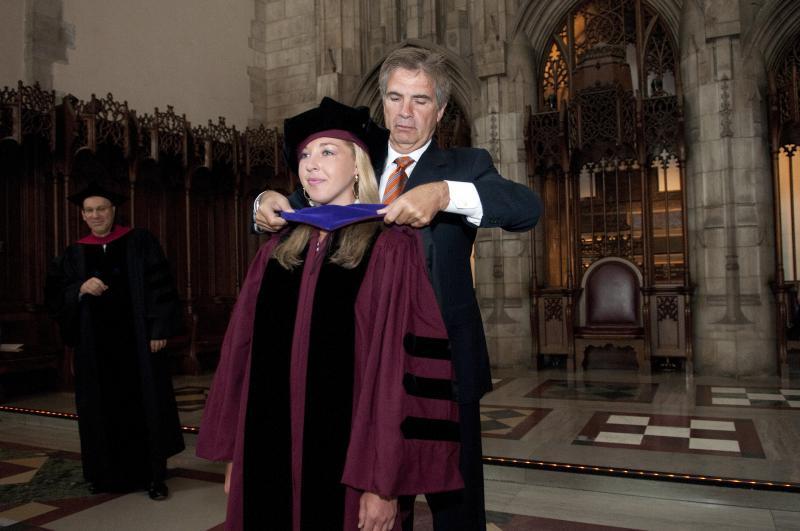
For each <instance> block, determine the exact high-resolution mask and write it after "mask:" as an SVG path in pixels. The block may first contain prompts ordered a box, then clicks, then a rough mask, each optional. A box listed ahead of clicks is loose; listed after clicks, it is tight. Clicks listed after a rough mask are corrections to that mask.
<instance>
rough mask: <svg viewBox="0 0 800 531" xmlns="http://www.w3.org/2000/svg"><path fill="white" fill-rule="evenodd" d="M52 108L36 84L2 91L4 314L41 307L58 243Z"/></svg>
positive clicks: (0, 265) (0, 283) (0, 263)
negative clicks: (47, 273) (45, 283)
mask: <svg viewBox="0 0 800 531" xmlns="http://www.w3.org/2000/svg"><path fill="white" fill-rule="evenodd" d="M54 104H55V95H54V94H53V93H52V92H46V91H43V90H41V89H40V88H39V86H38V85H35V86H24V85H23V84H22V83H19V84H18V86H17V87H16V88H8V87H6V88H4V89H2V90H0V212H2V215H0V294H2V299H0V314H2V313H3V312H20V311H32V312H33V311H37V310H38V309H39V306H40V305H41V303H42V302H43V300H42V299H43V293H44V278H45V271H46V269H47V265H48V263H49V259H50V257H51V256H52V255H53V252H54V250H55V248H56V246H57V245H58V242H57V241H56V234H55V229H54V227H55V217H56V216H57V213H56V212H54V211H53V204H54V193H55V191H54V186H53V179H52V171H53V165H54V163H55V160H54V156H53V150H54V148H55V143H54V140H55V132H54V131H55V127H56V124H55V107H54ZM0 322H2V315H0Z"/></svg>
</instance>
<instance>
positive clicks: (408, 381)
mask: <svg viewBox="0 0 800 531" xmlns="http://www.w3.org/2000/svg"><path fill="white" fill-rule="evenodd" d="M403 388H404V389H405V390H406V393H408V394H410V395H411V396H416V397H419V398H432V399H435V400H453V399H454V394H453V383H452V381H451V380H443V379H440V378H424V377H422V376H415V375H413V374H409V373H405V374H404V375H403Z"/></svg>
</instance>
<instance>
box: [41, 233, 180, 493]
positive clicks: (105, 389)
mask: <svg viewBox="0 0 800 531" xmlns="http://www.w3.org/2000/svg"><path fill="white" fill-rule="evenodd" d="M93 276H96V277H98V278H100V279H101V280H103V282H104V283H105V284H106V285H108V286H109V289H108V290H106V292H104V293H103V295H102V296H99V297H95V296H93V295H88V294H84V295H83V296H81V297H79V296H78V294H79V290H80V286H81V285H82V284H83V282H85V281H86V280H87V279H89V278H91V277H93ZM46 291H47V294H46V298H47V304H48V307H49V309H50V311H51V314H52V315H53V317H54V318H56V319H57V321H58V322H59V325H60V327H61V331H62V337H63V339H64V341H65V343H67V344H68V345H70V346H73V347H74V348H75V402H76V406H77V411H78V427H79V431H80V439H81V458H82V462H83V472H84V477H85V478H86V480H87V481H89V482H91V483H93V484H95V485H96V486H97V487H98V488H100V489H103V490H127V489H131V488H137V487H142V486H146V485H147V483H148V482H149V481H152V480H163V479H164V477H163V476H164V473H165V463H166V459H167V457H169V456H172V455H174V454H176V453H178V452H180V451H181V450H183V448H184V443H183V436H182V433H181V430H180V422H179V420H178V410H177V405H176V402H175V396H174V393H173V389H172V381H171V378H170V373H169V367H168V363H167V361H168V360H167V358H166V356H167V354H166V353H165V352H163V351H161V352H158V353H152V352H151V351H150V340H151V339H167V338H169V337H172V336H174V335H176V334H177V333H178V331H179V327H180V304H179V300H178V296H177V291H176V289H175V285H174V282H173V280H172V277H171V274H170V270H169V264H168V263H167V261H166V259H165V257H164V254H163V252H162V250H161V246H160V245H159V243H158V241H157V240H156V239H155V237H154V236H153V235H152V234H150V233H149V232H147V231H145V230H142V229H133V230H131V231H130V232H128V233H127V234H125V235H123V236H121V237H120V238H118V239H115V240H114V241H111V242H110V243H108V244H107V245H106V246H105V249H104V248H103V246H102V245H98V244H82V243H76V244H74V245H71V246H69V247H67V249H66V251H65V252H64V255H63V256H62V257H60V258H58V259H56V260H55V261H54V263H53V266H52V268H51V271H50V274H49V276H48V282H47V286H46Z"/></svg>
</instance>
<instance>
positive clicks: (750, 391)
mask: <svg viewBox="0 0 800 531" xmlns="http://www.w3.org/2000/svg"><path fill="white" fill-rule="evenodd" d="M697 405H698V406H744V407H759V408H769V409H791V408H797V409H800V389H785V388H778V387H714V386H710V385H698V386H697Z"/></svg>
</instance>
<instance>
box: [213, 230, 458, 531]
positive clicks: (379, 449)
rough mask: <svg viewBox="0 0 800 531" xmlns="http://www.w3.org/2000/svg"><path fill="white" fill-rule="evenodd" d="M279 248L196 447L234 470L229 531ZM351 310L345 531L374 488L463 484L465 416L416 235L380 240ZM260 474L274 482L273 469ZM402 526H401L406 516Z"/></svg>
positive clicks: (305, 310) (297, 444)
mask: <svg viewBox="0 0 800 531" xmlns="http://www.w3.org/2000/svg"><path fill="white" fill-rule="evenodd" d="M331 239H332V237H331V236H329V237H328V238H326V240H327V241H330V240H331ZM278 243H279V237H277V236H273V237H272V238H271V239H270V240H269V241H268V242H266V243H265V244H264V245H263V246H262V247H261V249H260V250H259V252H258V254H257V255H256V257H255V258H254V260H253V262H252V264H251V265H250V269H249V271H248V273H247V277H246V278H245V281H244V283H243V285H242V290H241V293H240V295H239V298H238V300H237V302H236V305H235V307H234V310H233V313H232V316H231V320H230V323H229V325H228V330H227V332H226V334H225V339H224V341H223V345H222V354H221V359H220V363H219V366H218V368H217V373H216V375H215V378H214V382H213V385H212V387H211V392H210V394H209V398H208V401H207V403H206V408H205V412H204V415H203V421H202V423H201V427H200V435H199V438H198V444H197V455H198V456H200V457H203V458H206V459H210V460H214V461H232V462H233V470H232V474H231V488H230V494H229V498H228V510H227V519H226V523H225V528H226V529H231V530H239V529H242V528H243V522H242V510H243V508H242V507H243V505H242V503H243V492H242V485H243V480H242V477H243V470H242V463H243V455H244V451H243V450H244V433H245V427H246V426H245V421H246V416H247V415H246V411H247V399H248V392H249V386H250V362H251V346H252V339H253V316H254V315H255V314H256V305H257V302H258V298H259V290H260V289H262V280H264V278H263V277H264V272H265V270H266V269H267V263H268V261H269V259H270V256H271V255H272V252H273V250H274V249H275V247H276V246H277V244H278ZM316 243H317V233H314V235H313V236H312V238H311V241H310V242H309V249H310V250H309V253H308V256H307V257H306V260H305V262H304V264H303V266H302V267H303V276H302V280H301V284H300V289H299V293H298V304H297V315H296V319H295V329H294V334H293V341H292V346H291V361H290V366H291V372H290V374H291V381H290V397H291V398H290V409H291V411H290V417H291V432H292V433H291V445H292V451H291V471H292V493H291V499H292V500H294V501H293V503H292V522H293V526H292V527H293V528H294V529H295V530H298V529H299V528H300V521H301V514H302V511H303V509H304V508H302V507H300V506H299V502H298V501H297V500H300V499H301V496H300V492H301V487H302V486H301V482H300V480H299V478H301V477H302V466H303V463H302V458H303V454H302V449H303V412H304V406H305V396H306V389H305V377H304V375H305V373H306V372H305V371H306V367H307V361H308V359H307V357H308V349H309V333H310V330H309V328H310V324H309V323H310V321H311V319H310V317H311V313H312V302H313V301H314V294H315V287H316V282H317V278H318V275H319V271H320V267H319V260H322V259H324V255H325V253H324V252H323V253H321V254H320V253H316V254H315V253H314V252H313V249H314V248H315V246H316ZM266 281H267V282H268V281H269V278H267V279H266ZM274 303H275V304H281V301H274ZM342 311H354V312H355V353H354V362H355V368H354V372H355V374H354V375H353V406H352V420H351V426H350V439H349V445H348V448H347V455H346V459H345V463H344V468H343V470H344V472H343V474H342V480H341V481H342V483H343V484H344V485H345V486H346V495H345V509H344V514H345V516H344V529H348V530H349V529H353V530H355V529H356V527H357V522H358V509H359V499H360V496H361V494H362V493H363V492H365V491H368V492H373V493H377V494H379V495H381V496H385V497H396V496H400V495H415V494H422V493H431V492H441V491H449V490H456V489H460V488H462V487H463V482H462V480H461V476H460V473H459V469H458V458H459V444H458V425H457V419H458V408H457V405H456V403H455V402H453V401H452V396H451V395H450V392H451V389H450V388H449V381H450V380H451V379H452V365H451V362H450V359H449V348H448V343H447V333H446V329H445V326H444V323H443V321H442V317H441V315H440V313H439V309H438V304H437V302H436V298H435V295H434V293H433V289H432V287H431V285H430V281H429V279H428V274H427V271H426V268H425V262H424V253H423V250H422V245H421V239H420V238H419V236H418V233H417V232H416V231H414V230H412V229H408V228H404V227H392V228H390V229H388V230H385V231H383V232H381V233H380V235H379V236H378V238H377V239H376V241H375V243H374V245H373V248H372V252H371V255H370V260H369V263H368V265H367V269H366V272H365V274H364V278H363V281H362V283H361V286H360V289H359V291H358V295H357V297H356V299H355V307H354V308H352V309H349V308H342ZM442 383H445V384H447V387H448V388H447V389H445V388H444V387H445V386H443V385H442ZM254 384H257V382H254ZM320 442H321V443H323V442H324V441H320ZM265 451H267V450H266V449H265ZM263 473H264V474H269V470H264V471H263ZM306 509H307V510H313V508H306ZM332 525H333V523H332ZM395 527H396V528H399V519H398V522H397V523H396V526H395ZM332 528H333V527H332Z"/></svg>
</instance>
